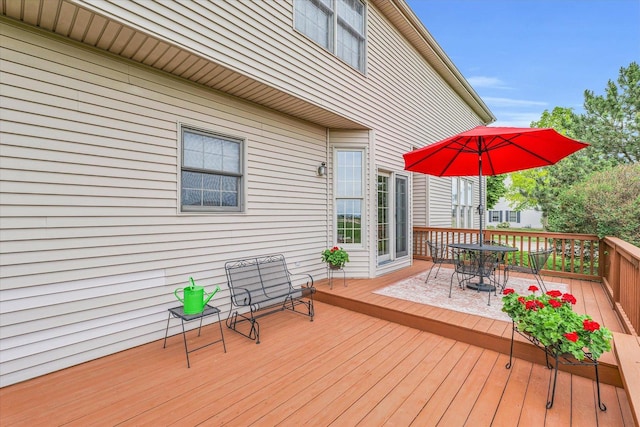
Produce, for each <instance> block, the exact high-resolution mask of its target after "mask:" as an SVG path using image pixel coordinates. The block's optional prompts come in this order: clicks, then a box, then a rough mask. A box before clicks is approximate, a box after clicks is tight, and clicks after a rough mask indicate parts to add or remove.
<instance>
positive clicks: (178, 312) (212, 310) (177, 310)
mask: <svg viewBox="0 0 640 427" xmlns="http://www.w3.org/2000/svg"><path fill="white" fill-rule="evenodd" d="M212 314H216V315H218V325H219V326H220V339H217V340H215V341H213V342H210V343H208V344H205V345H203V346H200V347H198V348H194V349H192V350H189V348H188V347H187V334H186V332H185V330H184V322H189V321H191V320H196V319H200V328H198V336H200V331H201V330H202V319H203V318H204V317H207V316H211V315H212ZM171 316H173V317H176V318H179V319H180V320H181V321H182V338H183V339H184V351H185V353H186V355H187V368H190V367H191V364H190V363H189V353H193V352H194V351H196V350H200V349H201V348H205V347H208V346H210V345H213V344H216V343H219V342H220V341H222V347H223V348H224V352H225V353H226V352H227V346H226V345H225V343H224V334H223V333H222V323H221V322H220V309H219V308H217V307H212V306H210V305H209V304H207V305H206V306H205V307H204V310H203V311H202V312H201V313H196V314H184V306H182V305H181V306H179V307H174V308H170V309H169V318H168V319H167V329H166V330H165V332H164V345H163V346H162V348H166V347H167V334H168V333H169V320H171Z"/></svg>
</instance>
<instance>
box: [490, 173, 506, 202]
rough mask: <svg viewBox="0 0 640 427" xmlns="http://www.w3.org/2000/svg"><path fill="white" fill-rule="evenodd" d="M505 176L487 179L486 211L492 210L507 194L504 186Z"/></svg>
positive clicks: (494, 176)
mask: <svg viewBox="0 0 640 427" xmlns="http://www.w3.org/2000/svg"><path fill="white" fill-rule="evenodd" d="M505 178H506V175H493V176H488V177H487V209H493V207H494V206H495V205H496V203H498V200H500V198H501V197H503V196H504V195H506V194H507V187H506V186H505V185H504V179H505Z"/></svg>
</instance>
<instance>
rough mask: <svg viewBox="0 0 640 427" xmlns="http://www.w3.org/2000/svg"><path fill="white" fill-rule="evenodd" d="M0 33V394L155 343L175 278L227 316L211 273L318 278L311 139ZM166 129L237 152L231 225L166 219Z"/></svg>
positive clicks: (321, 197) (36, 39)
mask: <svg viewBox="0 0 640 427" xmlns="http://www.w3.org/2000/svg"><path fill="white" fill-rule="evenodd" d="M0 29H1V34H2V35H1V39H0V40H1V43H0V44H1V45H2V62H1V63H0V67H1V69H0V72H2V80H1V82H0V84H1V90H0V92H1V93H2V106H3V110H2V125H1V138H2V164H1V172H2V178H1V179H2V181H1V198H2V208H1V209H2V210H1V214H2V245H0V246H1V249H0V250H1V251H2V252H1V254H2V258H1V263H2V268H1V269H0V275H1V276H0V278H1V280H2V286H1V288H0V289H1V291H0V305H2V313H1V324H2V326H1V336H2V345H0V348H1V349H0V354H1V357H0V359H2V369H1V371H2V377H1V382H2V385H6V384H10V383H14V382H16V381H21V380H23V379H26V378H30V377H33V376H36V375H40V374H43V373H46V372H50V371H52V370H56V369H60V368H63V367H65V366H70V365H73V364H77V363H80V362H82V361H86V360H90V359H94V358H96V357H99V356H102V355H105V354H109V353H113V352H116V351H119V350H122V349H126V348H130V347H132V346H135V345H138V344H142V343H146V342H149V341H152V340H155V339H159V338H161V337H162V336H163V334H164V326H165V323H164V322H165V321H166V318H167V311H166V309H167V308H168V307H170V306H172V305H176V304H177V303H178V302H177V301H176V299H175V297H174V296H173V291H174V289H176V288H178V287H183V286H186V285H187V283H188V278H189V277H190V276H193V277H194V279H195V280H196V282H197V283H198V284H199V285H202V286H204V287H205V289H207V290H211V289H212V288H213V286H214V285H216V284H221V285H222V287H223V290H222V291H221V292H220V293H219V294H218V295H217V296H216V297H215V304H216V305H219V306H220V307H221V308H222V309H223V311H225V310H227V307H228V292H227V289H226V286H225V285H224V283H225V282H226V279H225V276H224V269H223V265H224V262H225V261H226V260H229V259H232V258H237V257H245V256H250V255H258V254H269V253H284V254H285V255H286V256H287V259H288V261H289V263H290V267H291V268H292V270H293V271H299V272H303V271H304V272H310V273H312V274H314V275H315V276H321V275H324V274H325V271H324V266H323V264H322V263H321V261H320V256H319V248H321V247H323V246H324V245H325V240H326V218H327V205H326V200H327V194H326V185H325V181H324V179H322V178H320V177H318V176H317V175H316V173H315V171H316V168H317V166H318V164H319V163H320V162H321V161H323V160H325V156H326V131H325V129H324V128H321V127H317V126H313V125H310V124H309V123H304V122H300V121H297V120H295V119H292V118H291V117H287V116H282V115H278V114H276V113H274V112H273V111H269V110H266V109H263V108H260V107H257V106H255V105H251V104H248V103H246V102H243V101H241V100H239V99H237V98H231V97H228V96H224V95H221V94H217V93H212V92H211V91H208V90H203V89H202V88H200V87H198V86H196V85H193V84H189V83H184V82H182V81H180V80H178V79H175V78H172V77H169V76H168V75H166V74H161V73H158V72H151V71H149V70H148V69H145V68H144V67H141V66H138V65H135V64H132V63H130V62H126V61H123V60H121V59H117V58H115V57H111V56H105V55H104V54H101V53H100V52H98V51H95V50H90V49H87V48H84V47H78V46H77V45H76V44H75V43H69V42H61V41H60V40H58V39H54V38H51V37H50V36H48V35H47V34H45V33H43V32H40V31H37V30H31V29H26V28H25V27H18V26H14V25H8V24H7V23H6V22H0ZM179 123H184V124H190V125H194V126H198V127H201V128H205V129H210V130H212V131H215V132H219V133H222V134H226V135H230V136H234V137H238V138H243V139H246V144H247V151H246V157H247V164H248V170H247V174H246V179H247V182H248V184H247V196H246V198H247V209H246V212H245V213H240V214H179V213H178V210H179V209H178V192H179V189H178V187H177V177H178V173H179V167H178V164H177V158H178V157H177V150H178V149H179V146H178V142H177V129H178V124H179ZM292 182H295V191H292V188H291V183H292ZM225 314H226V313H223V315H225ZM174 332H175V331H174Z"/></svg>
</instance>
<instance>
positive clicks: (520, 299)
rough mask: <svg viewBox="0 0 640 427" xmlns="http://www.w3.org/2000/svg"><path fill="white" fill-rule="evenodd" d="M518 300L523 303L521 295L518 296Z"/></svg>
mask: <svg viewBox="0 0 640 427" xmlns="http://www.w3.org/2000/svg"><path fill="white" fill-rule="evenodd" d="M518 301H519V302H520V303H522V304H524V297H523V296H519V297H518Z"/></svg>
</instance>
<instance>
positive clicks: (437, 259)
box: [424, 240, 448, 283]
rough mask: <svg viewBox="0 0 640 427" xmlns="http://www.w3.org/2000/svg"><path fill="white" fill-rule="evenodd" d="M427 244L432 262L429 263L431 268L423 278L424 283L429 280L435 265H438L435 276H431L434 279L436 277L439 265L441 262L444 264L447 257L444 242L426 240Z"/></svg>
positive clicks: (440, 265)
mask: <svg viewBox="0 0 640 427" xmlns="http://www.w3.org/2000/svg"><path fill="white" fill-rule="evenodd" d="M427 246H428V247H429V253H430V255H431V259H432V261H433V264H431V268H430V269H429V273H428V274H427V278H426V279H425V280H424V282H425V283H427V282H428V281H429V277H430V276H431V272H432V271H433V269H434V268H435V266H436V265H437V266H438V269H437V270H436V274H435V276H433V278H434V279H435V278H436V277H438V273H439V272H440V267H442V264H444V263H445V262H446V261H447V259H448V251H447V245H446V244H445V243H439V242H432V241H431V240H427Z"/></svg>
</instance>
